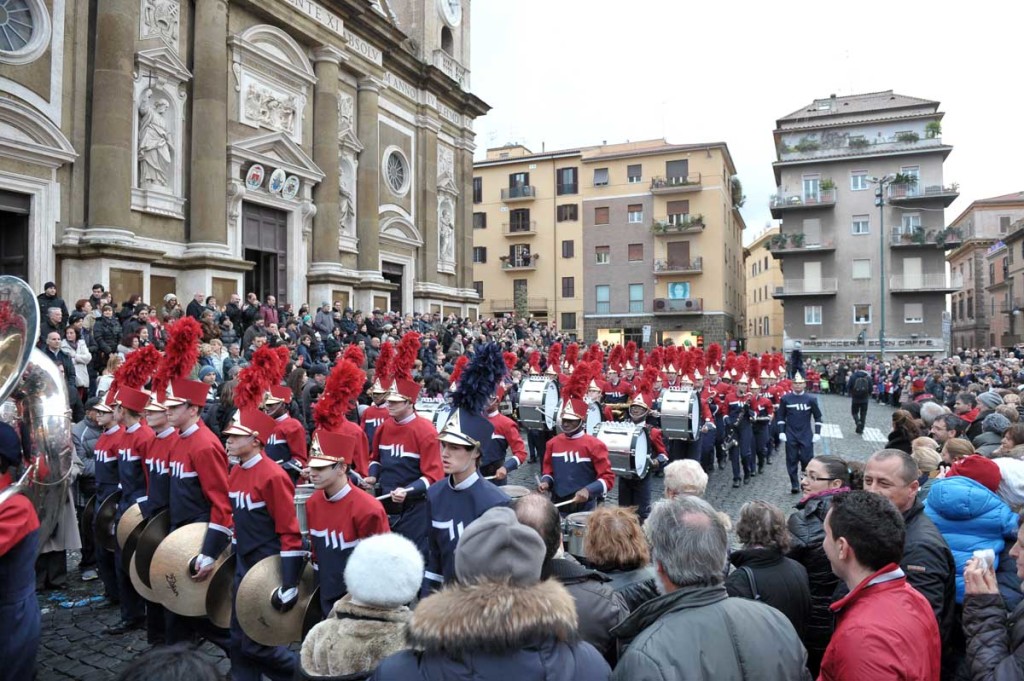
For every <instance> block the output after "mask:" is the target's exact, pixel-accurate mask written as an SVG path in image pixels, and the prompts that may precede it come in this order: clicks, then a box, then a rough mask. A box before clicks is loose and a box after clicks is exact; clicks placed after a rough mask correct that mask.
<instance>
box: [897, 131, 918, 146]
mask: <svg viewBox="0 0 1024 681" xmlns="http://www.w3.org/2000/svg"><path fill="white" fill-rule="evenodd" d="M920 139H921V136H920V135H918V134H917V133H916V132H901V133H900V134H898V135H896V141H897V142H904V143H906V144H914V143H915V142H918V141H919V140H920Z"/></svg>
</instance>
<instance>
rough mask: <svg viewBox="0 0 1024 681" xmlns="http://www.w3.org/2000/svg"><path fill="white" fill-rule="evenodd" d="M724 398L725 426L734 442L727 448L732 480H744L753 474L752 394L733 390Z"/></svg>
mask: <svg viewBox="0 0 1024 681" xmlns="http://www.w3.org/2000/svg"><path fill="white" fill-rule="evenodd" d="M725 400H726V402H725V405H726V413H725V419H724V422H725V427H726V430H727V433H728V434H731V435H732V438H733V440H734V441H735V443H736V444H734V445H733V446H732V447H730V448H729V461H730V462H731V463H732V479H733V482H738V481H739V480H740V478H741V477H742V478H743V480H744V481H746V480H747V479H749V478H750V476H751V475H754V474H755V471H754V428H753V419H752V416H753V396H752V395H751V394H750V393H749V392H747V393H744V394H742V395H740V394H739V393H738V392H736V391H735V390H733V391H731V392H729V393H728V395H727V396H726V398H725Z"/></svg>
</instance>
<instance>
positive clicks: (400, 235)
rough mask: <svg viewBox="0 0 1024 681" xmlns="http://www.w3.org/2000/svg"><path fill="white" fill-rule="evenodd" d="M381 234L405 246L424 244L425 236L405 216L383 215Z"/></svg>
mask: <svg viewBox="0 0 1024 681" xmlns="http://www.w3.org/2000/svg"><path fill="white" fill-rule="evenodd" d="M380 236H381V238H382V239H386V240H390V241H392V242H394V243H397V244H401V245H404V246H409V245H414V246H422V245H423V237H422V235H420V232H419V230H418V229H416V227H415V226H414V225H413V224H412V223H411V222H409V221H408V220H407V219H405V218H403V217H390V218H385V217H383V216H382V217H381V219H380Z"/></svg>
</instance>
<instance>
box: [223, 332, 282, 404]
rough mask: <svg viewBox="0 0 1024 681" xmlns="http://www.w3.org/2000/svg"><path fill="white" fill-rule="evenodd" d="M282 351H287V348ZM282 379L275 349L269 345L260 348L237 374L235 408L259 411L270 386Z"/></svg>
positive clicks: (279, 360)
mask: <svg viewBox="0 0 1024 681" xmlns="http://www.w3.org/2000/svg"><path fill="white" fill-rule="evenodd" d="M282 347H283V346H282ZM284 350H285V352H287V351H288V349H287V348H284ZM283 377H284V366H283V365H282V363H281V355H280V354H278V352H277V350H276V348H271V347H270V346H269V345H264V346H262V347H260V348H259V349H258V350H257V351H256V352H254V353H253V355H252V361H251V362H249V366H247V367H245V368H244V369H242V371H241V372H240V373H239V374H238V385H237V386H236V387H235V393H234V402H235V406H236V407H237V408H239V409H245V408H246V407H251V408H253V409H259V408H260V407H261V406H262V405H263V400H264V397H265V396H266V394H267V391H268V390H270V388H271V386H275V385H278V384H279V383H280V382H281V378H283Z"/></svg>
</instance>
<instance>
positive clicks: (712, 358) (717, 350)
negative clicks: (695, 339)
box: [704, 343, 722, 368]
mask: <svg viewBox="0 0 1024 681" xmlns="http://www.w3.org/2000/svg"><path fill="white" fill-rule="evenodd" d="M721 363H722V346H721V345H719V344H718V343H712V344H711V345H709V346H708V349H707V352H705V353H704V366H705V367H712V366H713V367H717V368H721Z"/></svg>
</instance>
